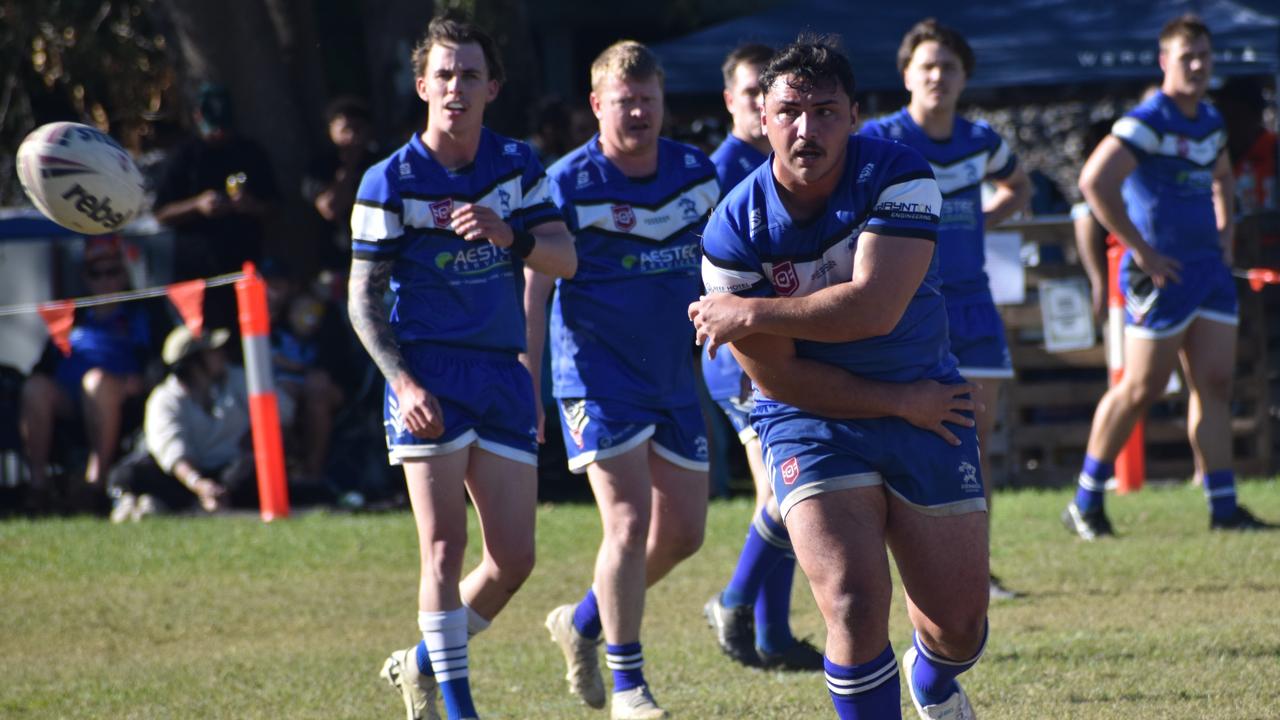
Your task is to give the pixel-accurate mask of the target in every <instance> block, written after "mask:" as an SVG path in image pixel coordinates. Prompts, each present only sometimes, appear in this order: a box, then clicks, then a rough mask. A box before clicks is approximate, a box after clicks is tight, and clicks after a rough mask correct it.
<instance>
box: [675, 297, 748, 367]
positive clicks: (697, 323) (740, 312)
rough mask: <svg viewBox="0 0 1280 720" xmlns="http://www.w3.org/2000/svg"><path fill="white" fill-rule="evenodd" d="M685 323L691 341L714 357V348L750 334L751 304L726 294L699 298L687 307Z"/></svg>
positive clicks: (743, 299)
mask: <svg viewBox="0 0 1280 720" xmlns="http://www.w3.org/2000/svg"><path fill="white" fill-rule="evenodd" d="M689 320H690V321H691V322H692V323H693V329H694V330H695V332H696V335H695V338H694V341H695V342H697V343H698V344H699V345H703V344H705V345H706V346H707V355H708V356H709V357H712V358H714V357H715V356H716V349H717V348H719V347H721V346H722V345H727V344H728V343H731V342H733V341H734V340H741V339H742V338H744V337H746V336H748V335H750V334H751V332H750V330H749V328H750V325H751V301H750V300H749V299H747V298H740V297H738V296H737V295H730V294H729V293H717V294H715V295H703V296H702V297H701V298H699V299H698V300H697V301H696V302H693V303H690V304H689Z"/></svg>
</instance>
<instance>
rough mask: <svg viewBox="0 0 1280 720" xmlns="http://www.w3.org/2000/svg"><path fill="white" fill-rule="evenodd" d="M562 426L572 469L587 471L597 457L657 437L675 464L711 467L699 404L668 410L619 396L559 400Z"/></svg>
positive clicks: (656, 445) (657, 447) (658, 447)
mask: <svg viewBox="0 0 1280 720" xmlns="http://www.w3.org/2000/svg"><path fill="white" fill-rule="evenodd" d="M560 429H561V431H563V432H564V447H565V451H566V453H567V454H568V456H569V470H570V471H571V472H574V473H578V474H581V473H584V472H586V471H587V466H588V465H590V464H591V463H593V462H596V461H597V460H605V459H607V458H611V457H615V456H618V455H621V454H623V453H625V452H627V451H628V450H631V449H633V448H636V447H639V446H640V445H641V444H643V443H644V441H646V440H648V439H650V438H652V439H653V451H654V452H655V453H657V454H658V456H659V457H661V458H663V459H664V460H666V461H668V462H670V463H671V464H672V465H676V466H678V467H682V468H685V469H686V470H697V471H700V472H706V471H707V470H709V469H710V467H711V465H710V463H709V462H708V459H707V427H706V424H705V423H704V421H703V419H702V408H701V407H699V405H698V404H697V403H693V404H690V405H685V406H683V407H678V408H671V409H668V410H654V409H652V408H643V407H638V406H636V405H632V404H630V403H627V402H622V401H619V400H583V399H581V398H571V399H570V398H562V399H560Z"/></svg>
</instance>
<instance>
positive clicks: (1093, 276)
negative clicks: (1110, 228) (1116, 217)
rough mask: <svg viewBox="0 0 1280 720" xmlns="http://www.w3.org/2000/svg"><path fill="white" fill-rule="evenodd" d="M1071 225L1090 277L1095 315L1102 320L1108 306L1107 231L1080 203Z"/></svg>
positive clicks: (1077, 248)
mask: <svg viewBox="0 0 1280 720" xmlns="http://www.w3.org/2000/svg"><path fill="white" fill-rule="evenodd" d="M1071 224H1072V226H1073V228H1074V230H1075V236H1076V250H1078V251H1079V252H1080V264H1081V265H1083V266H1084V273H1085V275H1087V276H1088V277H1089V287H1090V290H1091V291H1092V301H1091V302H1092V304H1093V314H1094V315H1095V316H1097V317H1099V318H1100V317H1102V312H1103V309H1104V308H1105V307H1106V304H1107V287H1108V286H1107V272H1108V265H1107V231H1106V229H1105V228H1103V227H1102V224H1101V223H1099V222H1098V220H1097V218H1095V217H1094V216H1093V211H1092V210H1090V209H1089V206H1088V204H1086V203H1080V205H1078V206H1077V208H1076V209H1074V210H1073V211H1072V217H1071Z"/></svg>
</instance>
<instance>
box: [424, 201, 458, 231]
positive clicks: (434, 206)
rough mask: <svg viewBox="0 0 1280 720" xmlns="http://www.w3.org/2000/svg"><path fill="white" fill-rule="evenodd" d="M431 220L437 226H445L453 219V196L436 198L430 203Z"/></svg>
mask: <svg viewBox="0 0 1280 720" xmlns="http://www.w3.org/2000/svg"><path fill="white" fill-rule="evenodd" d="M430 208H431V220H432V222H434V223H435V225H436V227H438V228H447V227H449V223H450V222H452V221H453V198H445V199H444V200H437V201H435V202H433V203H431V205H430Z"/></svg>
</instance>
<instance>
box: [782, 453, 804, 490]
mask: <svg viewBox="0 0 1280 720" xmlns="http://www.w3.org/2000/svg"><path fill="white" fill-rule="evenodd" d="M778 472H780V473H782V484H783V485H795V484H796V480H797V479H799V477H800V458H794V457H793V458H788V459H786V460H783V461H782V464H781V465H779V466H778Z"/></svg>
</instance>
